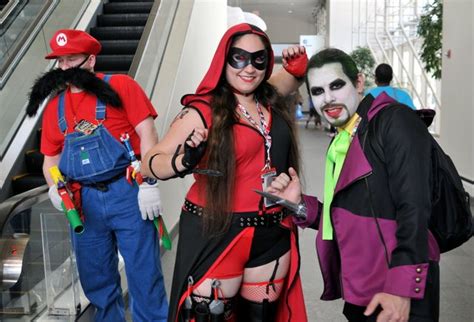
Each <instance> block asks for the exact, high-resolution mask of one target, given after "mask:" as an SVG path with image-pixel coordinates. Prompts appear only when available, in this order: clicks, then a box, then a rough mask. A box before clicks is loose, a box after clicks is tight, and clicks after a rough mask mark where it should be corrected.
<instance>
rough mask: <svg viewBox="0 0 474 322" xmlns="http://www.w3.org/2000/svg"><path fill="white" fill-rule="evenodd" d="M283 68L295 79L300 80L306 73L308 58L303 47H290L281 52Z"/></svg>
mask: <svg viewBox="0 0 474 322" xmlns="http://www.w3.org/2000/svg"><path fill="white" fill-rule="evenodd" d="M282 63H283V68H285V70H286V71H287V72H288V73H290V74H291V75H293V76H294V77H296V78H301V77H303V76H304V75H305V73H306V67H307V66H308V56H307V55H306V49H305V48H304V47H303V46H292V47H288V48H286V49H283V52H282Z"/></svg>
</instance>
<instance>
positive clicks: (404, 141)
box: [297, 94, 439, 306]
mask: <svg viewBox="0 0 474 322" xmlns="http://www.w3.org/2000/svg"><path fill="white" fill-rule="evenodd" d="M392 103H394V100H393V99H391V98H390V97H389V96H387V95H386V94H381V95H379V96H378V97H377V99H374V98H373V97H372V96H371V95H369V96H367V97H366V98H365V99H364V100H363V101H362V102H361V104H360V105H359V108H358V114H359V115H360V116H361V117H362V121H361V122H360V124H359V127H358V130H357V134H356V135H355V137H354V139H353V141H352V143H351V145H350V147H349V150H348V153H347V156H346V160H345V163H344V165H343V168H342V170H341V174H340V176H339V180H338V182H337V185H336V189H335V193H334V198H333V202H332V204H331V219H332V224H333V228H334V238H333V240H322V234H319V233H318V234H317V237H316V248H317V253H318V258H319V263H320V267H321V272H322V275H323V280H324V291H323V294H322V296H321V299H322V300H334V299H337V298H340V297H343V298H344V300H345V301H347V302H349V303H352V304H355V305H360V306H366V305H367V304H368V303H369V302H370V300H371V299H372V297H373V296H374V295H375V294H376V293H379V292H386V293H390V294H395V295H399V296H404V297H410V298H412V299H421V298H423V296H424V294H425V287H426V278H427V273H428V266H429V261H435V262H438V261H439V249H438V245H437V243H436V241H435V239H434V237H433V235H432V234H431V233H430V232H429V231H428V219H429V216H430V213H431V171H430V170H431V155H430V143H429V142H430V140H429V139H430V138H429V135H430V134H429V133H428V131H427V130H426V126H425V125H424V124H423V122H422V121H421V120H420V119H419V118H418V116H416V114H415V113H414V112H413V111H412V110H410V109H408V108H406V106H403V105H398V104H392ZM388 104H390V105H388ZM375 115H377V118H375V119H374V120H372V119H373V118H374V116H375ZM369 121H372V122H370V123H369ZM369 127H371V129H370V131H369ZM367 131H369V132H367ZM367 133H368V134H367ZM364 140H366V142H365V143H364ZM304 201H305V202H306V205H307V209H308V217H307V219H306V220H305V221H300V222H297V224H298V225H299V226H300V227H303V228H305V227H312V228H320V226H321V225H320V214H321V212H322V203H321V202H319V201H318V200H317V198H316V197H311V196H304Z"/></svg>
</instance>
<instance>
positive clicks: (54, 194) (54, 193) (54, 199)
mask: <svg viewBox="0 0 474 322" xmlns="http://www.w3.org/2000/svg"><path fill="white" fill-rule="evenodd" d="M48 196H49V199H50V200H51V203H52V204H53V207H54V208H56V209H57V210H59V211H64V209H63V206H62V202H63V200H62V199H61V196H60V195H59V193H58V188H57V187H56V185H54V184H53V185H52V186H50V187H49V190H48Z"/></svg>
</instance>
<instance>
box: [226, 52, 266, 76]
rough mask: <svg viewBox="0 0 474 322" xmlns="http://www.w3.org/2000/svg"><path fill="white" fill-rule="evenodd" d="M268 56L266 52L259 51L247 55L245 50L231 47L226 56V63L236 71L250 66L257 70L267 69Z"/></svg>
mask: <svg viewBox="0 0 474 322" xmlns="http://www.w3.org/2000/svg"><path fill="white" fill-rule="evenodd" d="M267 61H268V54H267V50H266V49H263V50H259V51H256V52H254V53H249V52H248V51H246V50H243V49H240V48H237V47H231V48H230V50H229V54H228V55H227V62H228V63H229V65H230V66H232V67H234V68H236V69H242V68H244V67H245V66H247V65H249V64H252V66H253V67H255V68H256V69H258V70H264V69H265V68H267Z"/></svg>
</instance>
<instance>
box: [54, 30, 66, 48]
mask: <svg viewBox="0 0 474 322" xmlns="http://www.w3.org/2000/svg"><path fill="white" fill-rule="evenodd" d="M56 44H58V46H61V47H62V46H66V44H67V37H66V34H64V33H60V34H58V35H57V36H56Z"/></svg>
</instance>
